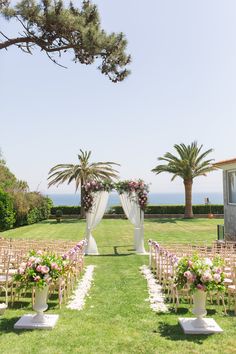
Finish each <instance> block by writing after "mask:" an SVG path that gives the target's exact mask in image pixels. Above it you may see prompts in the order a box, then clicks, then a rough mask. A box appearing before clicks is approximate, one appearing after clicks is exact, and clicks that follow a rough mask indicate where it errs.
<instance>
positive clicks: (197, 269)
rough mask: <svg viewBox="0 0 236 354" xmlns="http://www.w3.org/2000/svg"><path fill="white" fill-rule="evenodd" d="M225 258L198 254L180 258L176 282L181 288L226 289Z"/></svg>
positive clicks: (194, 289)
mask: <svg viewBox="0 0 236 354" xmlns="http://www.w3.org/2000/svg"><path fill="white" fill-rule="evenodd" d="M223 266H224V260H223V259H222V258H221V257H220V256H216V257H214V258H213V259H212V260H211V259H209V258H201V257H199V256H198V255H197V254H195V255H193V256H191V257H188V256H185V257H183V258H180V260H179V261H178V263H177V266H176V276H175V283H176V285H177V287H178V288H179V289H182V288H184V287H189V289H190V290H191V291H196V290H197V289H198V290H202V291H221V292H223V291H225V285H224V279H225V274H224V272H223Z"/></svg>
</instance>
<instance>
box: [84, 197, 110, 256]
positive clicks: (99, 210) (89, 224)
mask: <svg viewBox="0 0 236 354" xmlns="http://www.w3.org/2000/svg"><path fill="white" fill-rule="evenodd" d="M108 196H109V193H108V192H104V191H101V192H96V193H94V194H93V197H94V204H93V207H92V209H91V211H89V212H87V213H86V232H85V237H86V240H87V246H86V248H85V254H91V255H96V254H99V253H98V248H97V244H96V241H95V239H94V237H93V235H92V233H91V232H92V230H93V229H95V227H96V226H97V225H98V224H99V222H100V221H101V219H102V217H103V215H104V213H105V211H106V207H107V201H108Z"/></svg>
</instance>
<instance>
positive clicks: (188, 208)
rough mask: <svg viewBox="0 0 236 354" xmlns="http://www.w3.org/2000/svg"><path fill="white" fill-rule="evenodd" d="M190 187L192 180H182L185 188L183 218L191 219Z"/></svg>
mask: <svg viewBox="0 0 236 354" xmlns="http://www.w3.org/2000/svg"><path fill="white" fill-rule="evenodd" d="M192 186H193V180H192V179H185V180H184V187H185V213H184V217H185V218H189V219H190V218H193V208H192Z"/></svg>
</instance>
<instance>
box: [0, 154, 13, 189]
mask: <svg viewBox="0 0 236 354" xmlns="http://www.w3.org/2000/svg"><path fill="white" fill-rule="evenodd" d="M16 183H17V178H16V176H15V175H14V174H13V173H12V172H11V171H10V170H9V168H8V167H7V166H6V165H5V162H3V160H1V161H0V188H2V189H3V190H4V191H10V190H13V189H14V187H15V185H16Z"/></svg>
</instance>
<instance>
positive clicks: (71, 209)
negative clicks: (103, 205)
mask: <svg viewBox="0 0 236 354" xmlns="http://www.w3.org/2000/svg"><path fill="white" fill-rule="evenodd" d="M59 209H60V210H61V211H62V213H63V215H79V214H80V209H81V207H80V206H67V205H60V206H57V207H52V208H51V215H56V212H57V210H59Z"/></svg>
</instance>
